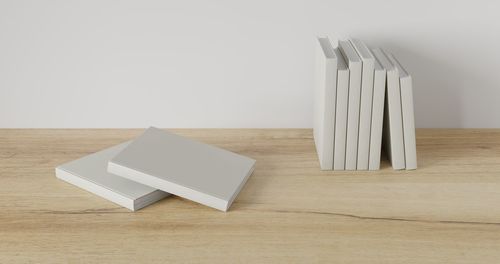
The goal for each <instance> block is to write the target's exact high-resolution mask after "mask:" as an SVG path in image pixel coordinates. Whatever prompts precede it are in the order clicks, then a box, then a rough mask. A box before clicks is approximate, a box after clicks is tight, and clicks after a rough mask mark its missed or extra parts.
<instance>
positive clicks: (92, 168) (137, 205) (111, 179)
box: [55, 142, 169, 211]
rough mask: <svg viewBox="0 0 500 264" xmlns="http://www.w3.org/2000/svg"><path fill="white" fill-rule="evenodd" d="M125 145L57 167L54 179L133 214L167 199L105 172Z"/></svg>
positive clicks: (144, 187) (153, 189)
mask: <svg viewBox="0 0 500 264" xmlns="http://www.w3.org/2000/svg"><path fill="white" fill-rule="evenodd" d="M127 144H128V142H125V143H122V144H119V145H116V146H113V147H110V148H107V149H105V150H102V151H99V152H96V153H93V154H90V155H87V156H85V157H83V158H80V159H77V160H74V161H70V162H68V163H65V164H62V165H60V166H58V167H57V168H56V169H55V171H56V177H57V178H59V179H61V180H63V181H66V182H68V183H70V184H73V185H75V186H77V187H80V188H82V189H84V190H86V191H88V192H91V193H93V194H95V195H97V196H100V197H102V198H104V199H107V200H109V201H111V202H113V203H116V204H118V205H121V206H123V207H125V208H127V209H129V210H132V211H136V210H139V209H141V208H143V207H145V206H148V205H150V204H152V203H154V202H156V201H158V200H161V199H163V198H164V197H166V196H168V195H169V194H168V193H165V192H163V191H160V190H157V189H155V188H151V187H149V186H146V185H143V184H140V183H137V182H134V181H131V180H128V179H125V178H122V177H120V176H116V175H113V174H111V173H108V172H107V166H108V161H109V159H110V158H112V157H113V156H115V155H116V154H117V153H119V152H120V151H122V150H123V149H124V148H125V147H126V146H127Z"/></svg>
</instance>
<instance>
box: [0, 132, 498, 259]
mask: <svg viewBox="0 0 500 264" xmlns="http://www.w3.org/2000/svg"><path fill="white" fill-rule="evenodd" d="M141 131H142V130H136V129H129V130H118V129H78V130H50V129H45V130H33V129H27V130H18V129H2V130H0V263H67V262H71V263H81V262H85V263H86V262H97V263H114V262H116V263H136V262H144V263H168V262H176V263H177V262H195V263H198V262H207V263H240V262H243V263H248V262H250V263H295V262H301V263H339V262H340V263H498V262H499V261H500V130H437V129H425V130H423V129H420V130H418V131H417V145H418V146H417V149H418V164H419V168H418V170H416V171H393V170H392V169H391V168H390V167H389V165H388V164H387V162H384V163H383V164H382V166H383V169H382V170H380V171H372V172H333V171H320V170H319V164H318V160H317V158H316V154H315V149H314V144H313V139H312V132H311V130H309V129H278V130H275V129H196V130H194V129H193V130H189V129H184V130H179V129H174V130H171V131H173V132H175V133H178V134H181V135H184V136H186V137H189V138H193V139H197V140H200V141H203V142H206V143H209V144H214V145H217V146H219V147H222V148H226V149H229V150H231V151H234V152H237V153H241V154H243V155H247V156H250V157H252V158H254V159H256V160H257V165H256V169H255V172H254V174H253V175H252V176H251V177H250V179H249V180H248V182H247V184H246V185H245V187H244V188H243V190H242V191H241V193H240V195H239V196H238V197H237V199H236V201H235V202H234V204H233V205H232V207H231V208H230V211H229V212H227V213H224V212H220V211H218V210H215V209H211V208H209V207H206V206H203V205H199V204H196V203H193V202H190V201H188V200H184V199H181V198H178V197H169V198H166V199H164V200H162V201H160V202H158V203H156V204H153V205H151V206H149V207H146V208H144V209H142V210H140V211H137V212H130V211H128V210H127V209H124V208H121V207H120V206H118V205H115V204H113V203H111V202H108V201H107V200H104V199H102V198H100V197H97V196H95V195H93V194H91V193H88V192H86V191H83V190H81V189H79V188H77V187H75V186H72V185H70V184H67V183H65V182H63V181H60V180H58V179H57V178H56V177H55V175H54V168H55V167H56V166H57V165H59V164H61V163H64V162H67V161H70V160H73V159H76V158H79V157H82V156H84V155H87V154H90V153H93V152H96V151H98V150H101V149H103V148H106V147H108V146H111V145H114V144H117V143H120V142H123V141H125V140H128V139H132V138H134V137H135V136H137V135H139V133H141Z"/></svg>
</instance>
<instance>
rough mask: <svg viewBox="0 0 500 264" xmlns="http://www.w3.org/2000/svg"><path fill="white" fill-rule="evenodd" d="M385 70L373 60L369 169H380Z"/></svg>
mask: <svg viewBox="0 0 500 264" xmlns="http://www.w3.org/2000/svg"><path fill="white" fill-rule="evenodd" d="M386 74H387V72H386V70H385V68H384V67H382V65H381V64H380V62H379V61H378V60H375V75H374V77H373V106H372V125H371V132H370V155H369V165H368V169H369V170H378V169H380V154H381V152H382V127H383V123H384V102H385V84H386Z"/></svg>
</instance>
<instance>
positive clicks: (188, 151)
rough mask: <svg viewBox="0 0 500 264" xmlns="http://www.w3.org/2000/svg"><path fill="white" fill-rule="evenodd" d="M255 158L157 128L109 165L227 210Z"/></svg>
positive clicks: (125, 174) (110, 169) (122, 173)
mask: <svg viewBox="0 0 500 264" xmlns="http://www.w3.org/2000/svg"><path fill="white" fill-rule="evenodd" d="M254 165H255V160H253V159H250V158H247V157H245V156H242V155H238V154H236V153H233V152H230V151H227V150H224V149H221V148H217V147H214V146H210V145H207V144H203V143H200V142H197V141H194V140H190V139H187V138H184V137H181V136H178V135H175V134H172V133H169V132H166V131H163V130H160V129H157V128H154V127H151V128H148V129H146V131H145V132H144V133H143V134H142V135H140V136H139V137H137V138H136V139H135V140H133V141H132V142H131V143H130V144H129V145H128V146H127V147H126V148H125V149H124V150H123V151H121V152H120V153H118V154H117V155H116V156H115V157H114V158H112V159H111V160H110V161H109V163H108V172H111V173H113V174H117V175H120V176H122V177H125V178H127V179H129V180H133V181H135V182H139V183H142V184H145V185H148V186H151V187H153V188H157V189H160V190H163V191H165V192H168V193H171V194H174V195H177V196H180V197H183V198H186V199H189V200H191V201H194V202H197V203H201V204H204V205H206V206H210V207H213V208H215V209H219V210H222V211H227V210H228V208H229V207H230V206H231V204H232V202H233V201H234V199H235V198H236V196H237V195H238V193H239V192H240V190H241V189H242V188H243V186H244V185H245V183H246V181H247V179H248V178H249V176H250V175H251V174H252V172H253V169H254Z"/></svg>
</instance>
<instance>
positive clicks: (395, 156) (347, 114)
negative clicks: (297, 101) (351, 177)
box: [313, 37, 417, 170]
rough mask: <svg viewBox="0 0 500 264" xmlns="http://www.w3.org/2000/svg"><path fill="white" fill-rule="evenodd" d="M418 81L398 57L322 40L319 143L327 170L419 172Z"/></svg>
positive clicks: (318, 56) (356, 44) (317, 91)
mask: <svg viewBox="0 0 500 264" xmlns="http://www.w3.org/2000/svg"><path fill="white" fill-rule="evenodd" d="M412 89H413V88H412V79H411V75H410V74H409V73H408V71H407V70H406V69H405V68H404V67H403V66H402V65H401V63H400V62H399V60H397V59H396V58H395V57H394V55H392V54H389V53H387V52H385V51H384V50H382V49H380V48H375V49H370V48H368V47H367V46H366V45H365V44H364V43H363V42H362V41H361V40H358V39H348V40H339V41H338V43H337V45H333V44H332V41H331V40H330V39H329V38H328V37H318V38H317V48H316V85H315V91H314V93H315V94H314V127H313V134H314V142H315V145H316V151H317V153H318V158H319V163H320V167H321V169H322V170H378V169H380V158H381V151H382V149H384V150H385V153H386V155H387V157H388V159H389V161H390V163H391V165H392V167H393V168H394V169H395V170H401V169H407V170H412V169H416V168H417V154H416V143H415V121H414V110H413V92H412Z"/></svg>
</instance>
